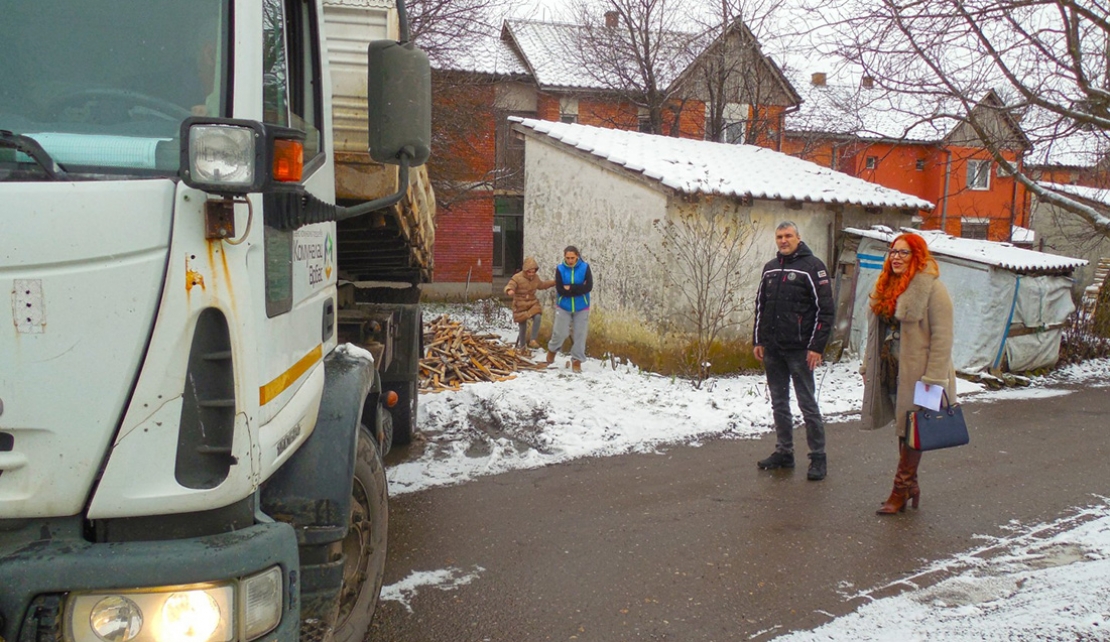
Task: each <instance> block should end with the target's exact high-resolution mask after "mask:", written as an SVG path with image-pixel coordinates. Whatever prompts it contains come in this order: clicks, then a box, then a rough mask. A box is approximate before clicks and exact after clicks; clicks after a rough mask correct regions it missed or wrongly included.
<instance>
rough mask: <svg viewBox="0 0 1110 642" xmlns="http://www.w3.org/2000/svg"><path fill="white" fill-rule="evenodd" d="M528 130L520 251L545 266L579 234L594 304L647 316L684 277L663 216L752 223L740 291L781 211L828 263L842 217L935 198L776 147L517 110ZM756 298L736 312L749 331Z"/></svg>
mask: <svg viewBox="0 0 1110 642" xmlns="http://www.w3.org/2000/svg"><path fill="white" fill-rule="evenodd" d="M512 120H513V121H514V123H515V125H514V127H513V128H514V131H515V132H517V133H518V134H519V135H522V136H524V137H525V200H524V252H525V255H526V256H532V257H535V258H536V260H537V261H538V262H539V264H540V266H541V268H540V269H541V274H545V273H550V271H552V270H553V269H554V266H555V265H556V263H557V262H558V261H560V260H561V257H562V251H563V248H564V247H566V246H567V245H575V246H577V247H578V248H579V249H580V250H581V252H582V258H584V259H585V260H586V261H587V262H589V263H590V265H591V266H592V269H593V273H594V295H593V305H594V306H595V307H596V308H601V309H604V310H607V311H608V310H613V309H621V310H623V311H627V312H632V313H634V315H635V317H637V318H639V319H642V320H643V321H644V322H647V323H660V322H662V321H664V320H666V318H667V317H668V315H670V313H671V312H673V310H671V309H669V308H671V307H673V302H674V300H675V299H676V297H675V293H676V290H675V289H676V288H685V287H689V283H690V281H689V279H690V275H688V274H680V273H678V270H676V268H675V266H676V265H677V262H670V261H668V260H667V256H668V252H671V251H672V250H673V248H664V247H663V245H662V235H661V233H660V231H659V229H658V227H657V225H656V223H657V222H659V221H676V220H680V219H682V218H684V217H691V216H694V217H701V218H703V219H706V220H718V221H726V222H728V223H729V224H730V225H732V226H733V227H734V229H742V230H744V233H745V241H744V243H745V248H744V256H743V267H742V268H741V271H742V272H743V274H742V275H741V279H740V283H741V286H740V289H741V290H742V292H741V296H743V297H745V298H746V299H747V300H748V301H749V302H750V301H751V299H752V298H753V297H754V295H755V291H756V285H757V282H758V279H759V275H760V269H761V267H762V265H763V264H764V263H766V262H767V261H768V260H770V259H771V258H773V257H774V255H775V251H776V249H775V244H774V232H775V227H776V226H777V225H778V223H779V222H781V221H784V220H789V221H793V222H795V223H796V224H797V226H798V228H799V232H800V235H801V237H802V240H803V241H804V242H805V243H806V244H807V245H808V246H809V247H810V249H811V250H812V251H813V253H814V254H815V255H817V256H818V257H820V258H821V259H822V260H824V261H825V262H826V264H829V263H831V260H832V251H833V247H834V240H835V232H836V231H837V230H839V229H841V228H842V227H844V226H856V227H865V228H866V227H870V226H871V225H874V224H886V225H892V226H901V225H909V224H910V222H911V220H912V217H913V216H914V215H915V214H917V213H918V212H919V211H920V210H923V209H931V207H932V205H931V204H930V203H928V202H927V201H923V200H921V199H919V198H917V197H914V196H910V195H907V194H903V193H901V192H898V191H895V190H892V189H888V188H885V187H882V186H880V185H875V184H873V183H868V182H866V181H863V180H861V179H857V178H854V177H851V176H848V175H846V174H842V173H840V172H836V171H833V170H831V169H828V168H825V167H821V166H818V165H816V164H814V163H810V162H808V161H803V160H800V159H798V158H794V157H792V156H788V155H786V154H782V153H779V152H776V151H773V150H770V149H766V148H762V147H756V146H751V145H729V144H723V143H714V142H708V141H700V140H689V139H681V138H672V137H666V136H654V135H649V134H641V133H638V132H628V131H620V130H613V129H602V128H597V127H589V126H585V125H578V124H572V123H555V122H548V121H540V120H533V119H520V118H513V119H512ZM752 313H753V306H751V305H747V306H745V309H744V311H743V312H741V313H738V314H736V315H734V316H735V318H733V319H731V320H732V322H733V323H734V326H733V327H734V331H735V332H738V333H739V334H740V335H741V336H747V335H749V334H750V332H751V320H752Z"/></svg>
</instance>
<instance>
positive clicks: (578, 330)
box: [547, 307, 590, 361]
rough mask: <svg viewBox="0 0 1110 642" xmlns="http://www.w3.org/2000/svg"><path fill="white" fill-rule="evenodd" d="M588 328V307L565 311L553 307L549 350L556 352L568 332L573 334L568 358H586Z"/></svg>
mask: <svg viewBox="0 0 1110 642" xmlns="http://www.w3.org/2000/svg"><path fill="white" fill-rule="evenodd" d="M589 329H590V309H589V308H586V309H585V310H579V311H578V312H567V311H566V310H564V309H562V308H559V307H556V308H555V326H554V327H553V328H552V329H551V341H550V342H548V344H547V350H548V351H549V352H558V351H559V348H561V347H562V346H563V341H566V339H567V335H568V334H573V335H574V343H573V344H572V345H571V348H570V358H571V359H574V360H575V361H585V360H586V333H587V332H589Z"/></svg>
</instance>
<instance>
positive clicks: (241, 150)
mask: <svg viewBox="0 0 1110 642" xmlns="http://www.w3.org/2000/svg"><path fill="white" fill-rule="evenodd" d="M256 138H257V136H256V132H255V131H254V130H253V129H250V128H247V127H234V126H230V125H196V126H194V127H193V128H192V129H190V130H189V173H190V174H191V175H192V179H193V181H194V182H196V183H198V184H204V185H208V186H211V188H212V189H219V188H232V189H235V188H238V189H243V188H250V187H251V186H253V185H254V172H255V144H256Z"/></svg>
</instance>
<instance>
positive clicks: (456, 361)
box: [420, 315, 547, 393]
mask: <svg viewBox="0 0 1110 642" xmlns="http://www.w3.org/2000/svg"><path fill="white" fill-rule="evenodd" d="M424 330H425V332H424V358H423V359H421V360H420V392H421V393H429V392H441V391H443V390H458V389H459V386H461V385H462V384H464V383H475V382H478V381H507V380H509V379H513V378H515V377H516V375H514V374H513V373H514V372H516V371H517V370H542V369H543V368H545V367H546V366H547V364H544V363H541V364H537V363H536V362H534V361H532V359H531V351H520V352H518V351H517V350H516V349H515V348H514V347H512V346H510V345H508V344H506V343H504V342H503V341H502V340H501V338H500V337H498V336H497V335H495V334H473V333H472V332H470V331H468V330H467V329H466V328H465V327H463V325H462V323H461V322H459V321H454V320H452V319H451V318H450V317H448V316H446V315H444V316H440V317H436V319H435V320H433V321H430V322H428V323H426V324H425V326H424ZM429 334H430V335H431V338H430V339H429V336H428V335H429Z"/></svg>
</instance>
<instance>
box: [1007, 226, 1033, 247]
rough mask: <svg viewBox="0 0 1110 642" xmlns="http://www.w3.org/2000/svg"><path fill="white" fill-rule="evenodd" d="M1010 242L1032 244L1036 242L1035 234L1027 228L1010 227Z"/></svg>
mask: <svg viewBox="0 0 1110 642" xmlns="http://www.w3.org/2000/svg"><path fill="white" fill-rule="evenodd" d="M1010 240H1011V241H1012V242H1014V243H1032V242H1033V241H1036V240H1037V233H1036V232H1034V231H1033V230H1031V229H1029V228H1027V227H1021V226H1020V225H1011V226H1010Z"/></svg>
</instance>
